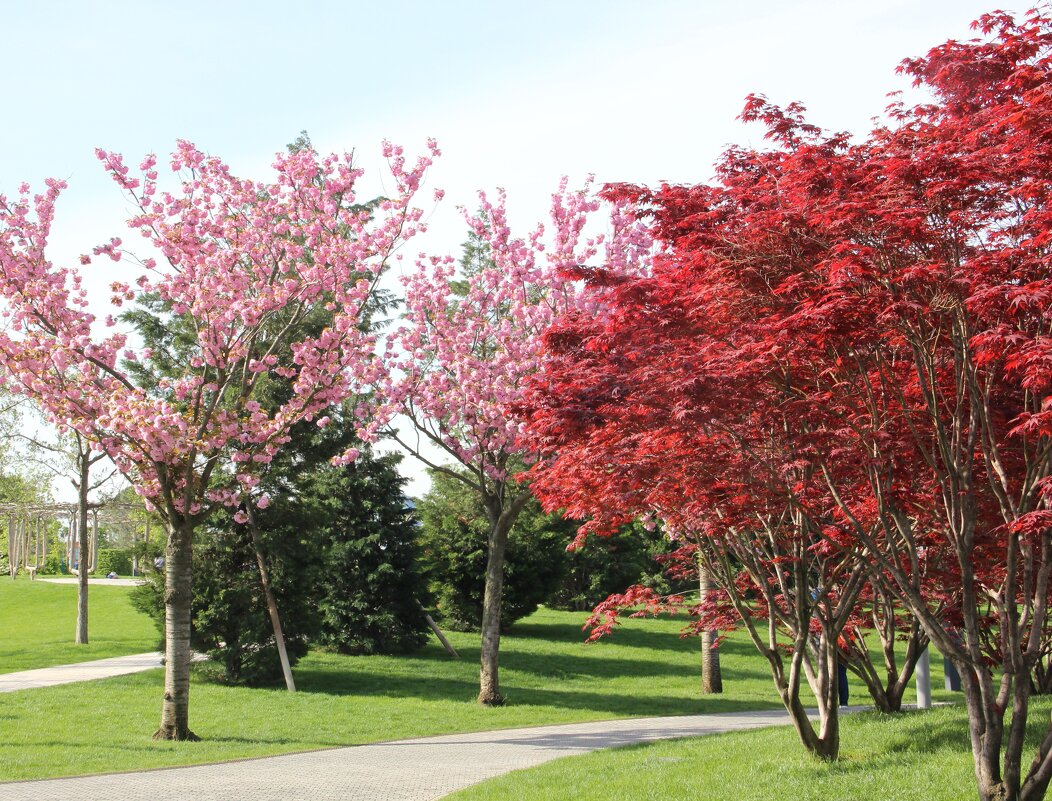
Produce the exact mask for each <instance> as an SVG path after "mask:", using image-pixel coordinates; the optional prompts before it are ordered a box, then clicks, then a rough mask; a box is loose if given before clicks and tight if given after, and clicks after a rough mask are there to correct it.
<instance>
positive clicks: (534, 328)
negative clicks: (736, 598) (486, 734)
mask: <svg viewBox="0 0 1052 801" xmlns="http://www.w3.org/2000/svg"><path fill="white" fill-rule="evenodd" d="M480 197H481V213H480V214H478V215H476V216H470V217H469V218H468V223H469V225H470V227H471V231H472V233H473V236H474V237H475V239H474V245H473V249H472V250H471V251H470V252H469V254H468V256H469V259H468V261H469V263H470V264H469V269H468V270H466V271H465V272H464V273H462V274H460V275H458V273H457V262H456V260H454V259H453V258H452V257H448V256H447V257H432V258H425V259H421V260H420V261H418V263H417V269H416V271H415V272H414V273H412V274H410V275H409V276H408V277H407V278H406V279H405V317H404V320H403V322H402V324H401V325H400V326H399V327H398V328H397V329H396V330H395V331H394V332H393V333H392V334H391V336H390V337H389V338H388V341H387V348H386V351H385V353H386V357H385V364H386V366H387V373H386V375H385V378H384V380H383V382H382V383H379V384H378V386H377V390H376V391H377V394H376V406H377V411H376V413H375V415H373V414H370V415H369V416H371V417H373V422H372V423H371V425H369V426H366V427H363V431H362V435H363V437H365V438H366V439H368V438H370V437H372V436H375V434H376V431H377V430H378V428H379V427H381V426H386V425H388V424H389V423H390V421H391V420H392V419H393V417H394V416H395V415H396V414H401V415H403V416H404V418H405V419H408V420H409V422H410V424H411V426H412V433H411V434H410V435H409V436H405V435H402V434H399V433H398V432H397V431H391V436H392V437H394V438H395V439H396V440H397V441H398V442H399V443H400V444H401V445H402V446H403V447H404V448H405V449H406V450H407V451H409V452H410V453H412V454H414V455H415V456H416V457H417V458H419V459H421V460H422V461H423V462H425V463H426V464H427V465H428V466H429V467H431V468H432V469H433V470H437V471H439V472H443V473H445V474H446V475H448V476H449V477H450V478H451V479H453V480H455V481H460V482H463V483H464V484H465V486H467V487H469V488H470V489H471V490H472V491H473V492H476V493H478V497H479V499H480V500H481V502H482V505H483V507H484V508H485V510H486V514H487V517H488V519H489V532H488V536H487V546H488V547H487V553H488V556H487V564H486V588H485V597H484V600H483V613H482V653H481V666H480V682H479V685H480V686H479V695H478V700H479V702H480V703H482V704H488V705H499V704H502V703H503V702H504V696H503V694H502V693H501V691H500V682H499V677H498V655H499V648H500V600H501V592H502V588H503V581H504V572H503V568H504V553H505V549H506V547H507V542H508V532H509V531H510V529H511V527H512V526H513V525H514V523H515V520H516V518H517V517H518V515H519V513H520V512H521V511H522V508H523V506H524V505H525V504H526V503H527V501H528V500H529V498H530V493H529V490H528V488H527V487H526V485H524V484H522V483H520V482H519V481H517V480H516V476H515V473H516V469H517V467H516V466H517V465H519V464H521V461H522V459H523V457H524V455H525V454H526V449H525V444H524V441H523V439H522V437H521V434H520V423H519V421H518V420H517V419H516V418H515V416H514V413H513V411H512V407H513V405H514V404H515V403H516V402H517V401H518V400H519V399H520V398H521V397H522V392H523V388H524V382H525V380H526V379H527V377H529V376H530V375H532V374H533V373H535V372H536V371H537V370H538V368H539V366H540V362H541V356H540V344H541V340H540V337H541V335H542V334H543V332H544V331H545V330H546V329H547V327H548V325H549V324H550V321H551V320H552V318H553V316H554V315H555V314H556V313H557V312H558V311H559V310H560V309H566V308H570V307H574V306H575V305H576V304H577V302H578V292H577V286H576V284H575V283H574V276H573V274H572V270H573V269H574V268H576V267H578V266H579V265H582V264H586V263H587V262H588V261H589V260H591V259H593V258H595V257H596V255H597V254H599V253H600V250H601V249H605V250H604V255H605V259H606V262H607V263H608V264H609V265H610V266H611V269H615V270H624V271H636V270H639V269H640V267H641V264H642V263H643V261H645V259H646V257H647V255H648V253H649V245H650V240H649V238H647V237H646V235H645V232H644V231H643V230H642V227H641V226H638V225H637V224H635V222H634V221H633V220H632V219H631V217H630V215H628V214H627V212H626V209H625V205H626V203H620V204H614V205H613V206H612V207H611V212H610V217H609V223H608V226H609V230H608V231H605V232H603V233H600V234H598V235H597V236H595V237H594V238H587V237H586V235H585V233H584V228H585V225H586V223H587V222H588V219H589V216H590V215H594V214H595V212H597V211H598V210H599V209H600V206H601V203H600V200H599V199H598V198H596V197H594V196H593V195H592V194H591V193H590V192H589V191H587V190H583V191H578V192H568V191H567V190H566V182H565V181H564V182H563V185H562V186H561V187H560V191H559V192H558V193H557V194H555V195H553V198H552V206H551V222H552V236H551V240H550V242H547V243H546V242H545V231H544V227H543V226H538V228H537V229H536V230H535V231H533V232H532V233H531V234H530V235H528V236H527V237H526V238H517V237H515V236H514V235H513V234H512V231H511V228H510V226H509V224H508V220H507V213H506V209H505V196H504V193H503V192H501V193H500V194H499V196H498V198H497V200H496V201H495V202H492V201H490V200H489V199H488V198H487V197H486V195H485V194H482V195H481V196H480ZM473 257H474V258H473ZM422 442H427V443H429V444H430V446H432V447H435V448H437V449H438V451H439V452H440V453H442V454H444V456H445V458H447V459H451V460H452V461H453V462H454V463H455V464H456V465H459V468H450V467H446V466H445V465H443V464H439V463H437V462H436V461H434V460H433V459H432V458H431V457H430V456H429V455H428V453H429V452H428V451H427V450H426V449H424V448H423V447H421V444H420V443H422Z"/></svg>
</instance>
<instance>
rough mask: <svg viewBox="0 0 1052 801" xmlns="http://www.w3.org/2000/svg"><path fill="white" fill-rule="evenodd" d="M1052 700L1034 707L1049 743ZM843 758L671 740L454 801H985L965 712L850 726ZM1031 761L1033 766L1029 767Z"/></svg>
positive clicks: (717, 738)
mask: <svg viewBox="0 0 1052 801" xmlns="http://www.w3.org/2000/svg"><path fill="white" fill-rule="evenodd" d="M1050 709H1052V699H1049V698H1038V699H1035V700H1034V701H1033V708H1032V714H1031V717H1030V722H1031V724H1032V725H1031V726H1030V731H1029V740H1030V743H1031V745H1032V746H1034V745H1036V743H1037V742H1038V741H1039V740H1040V738H1041V737H1042V736H1043V734H1044V730H1045V729H1047V725H1048V714H1049V710H1050ZM841 743H842V745H841V758H840V760H839V761H838V762H834V763H824V762H821V761H819V760H817V759H814V758H812V757H810V756H808V755H807V754H806V753H805V752H804V750H803V748H802V747H801V746H800V743H799V740H798V739H797V737H796V734H795V733H794V732H793V731H792V729H791V728H790V727H781V728H771V729H762V730H759V731H752V732H740V733H733V734H721V735H713V736H710V737H699V738H692V739H686V740H672V741H668V742H661V743H655V744H652V745H642V746H630V747H627V748H618V749H614V750H610V751H598V752H595V753H592V754H587V755H585V756H578V757H568V758H565V759H560V760H556V761H554V762H551V763H548V764H546V765H542V766H540V767H536V768H531V769H528V770H521V771H516V772H514V773H509V774H507V775H505V776H501V777H498V778H496V779H491V780H489V781H485V782H482V783H480V784H477V785H474V786H473V787H470V788H468V789H466V790H462V791H460V792H458V793H454V794H453V795H452V796H449V801H483V800H484V801H512V799H514V801H623V799H626V798H631V799H633V800H634V801H670V799H692V798H697V799H704V798H712V799H734V801H769V799H793V800H794V801H885V800H887V801H891V800H892V799H895V800H897V799H907V798H923V799H924V800H925V801H961V799H970V798H975V797H976V789H975V775H974V773H973V770H972V757H971V750H970V748H969V744H968V729H967V719H966V716H965V712H964V709H963V708H962V707H960V706H957V707H941V708H936V709H933V710H929V711H926V712H908V713H903V714H902V715H881V714H879V713H876V712H867V713H861V714H855V715H850V716H846V717H845V719H844V721H843V730H842V740H841ZM1029 759H1030V757H1027V759H1026V760H1025V762H1026V764H1029Z"/></svg>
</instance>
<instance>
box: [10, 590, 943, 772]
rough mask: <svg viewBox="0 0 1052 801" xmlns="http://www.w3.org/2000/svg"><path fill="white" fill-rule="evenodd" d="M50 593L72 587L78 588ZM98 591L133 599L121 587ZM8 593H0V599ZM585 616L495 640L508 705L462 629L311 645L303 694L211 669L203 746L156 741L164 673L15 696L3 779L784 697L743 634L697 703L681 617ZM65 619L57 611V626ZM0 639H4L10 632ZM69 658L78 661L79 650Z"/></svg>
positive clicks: (731, 642) (194, 706)
mask: <svg viewBox="0 0 1052 801" xmlns="http://www.w3.org/2000/svg"><path fill="white" fill-rule="evenodd" d="M36 583H39V582H36ZM27 584H28V582H27ZM45 586H47V585H45ZM20 589H24V588H20ZM52 589H54V590H66V591H68V592H69V593H71V595H70V597H74V596H75V588H74V587H54V586H53V587H52ZM93 589H94V588H93ZM100 589H102V590H104V591H105V592H108V593H114V592H116V593H118V595H115V596H113V597H114V598H116V597H123V594H121V593H120V591H119V589H118V588H106V587H103V588H100ZM27 592H29V591H28V590H27ZM104 594H105V593H102V595H104ZM94 595H95V593H94V592H93V598H94ZM7 597H8V596H7V595H4V596H0V603H3V599H4V598H7ZM25 597H26V598H30V599H33V600H34V601H36V600H41V599H49V601H50V590H45V591H44V592H43V593H38V592H37V588H36V587H33V588H32V592H31V593H30V594H29V595H27V596H25ZM26 603H28V601H27V602H26ZM101 604H102V602H100V604H99V607H100V608H99V609H97V610H96V612H97V614H96V617H97V618H98V619H100V621H101V620H104V619H105V616H104V613H103V612H102V611H101ZM125 611H127V612H128V613H129V614H130V615H132V616H135V614H136V613H134V612H131V611H130V610H125ZM32 613H33V614H35V615H37V616H38V618H39V617H45V616H46V615H48V614H54V615H56V616H59V617H62V616H65V615H67V614H68V610H66V608H65V607H62V606H61V604H57V605H56V606H55V607H54V608H53V609H52V610H51V611H50V612H49V611H47V610H46V607H45V606H43V605H41V606H36V607H34V608H33V612H32ZM25 614H28V611H24V612H23V615H25ZM583 620H584V615H583V614H581V613H569V612H555V611H551V610H545V609H542V610H540V611H539V612H537V613H536V614H535V615H533V616H531V617H530V618H528V619H526V620H524V621H521V622H519V623H517V624H516V625H515V627H514V628H513V630H512V632H511V633H510V634H509V635H506V636H505V637H504V638H503V639H502V646H501V683H502V689H503V691H504V692H505V693H506V695H507V697H508V702H509V703H508V705H507V706H505V707H501V708H497V709H491V708H484V707H480V706H478V705H477V704H476V703H475V700H474V699H475V695H476V693H477V692H478V648H479V640H478V636H477V635H472V634H458V633H450V638H451V639H452V641H453V643H454V645H455V646H456V648H457V650H458V651H459V652H460V654H461V656H462V658H461V659H460V660H453V659H450V658H449V657H448V656H447V655H446V653H445V652H444V651H443V649H442V648H441V647H440V646H439V645H438V644H437V643H435V642H432V643H430V644H429V645H428V646H427V647H426V648H424V649H423V650H422V651H420V652H418V653H416V654H413V655H411V656H405V657H384V656H363V657H351V656H341V655H337V654H331V653H327V652H322V651H315V652H312V653H311V654H310V655H308V656H307V657H306V658H305V659H304V660H303V661H301V662H300V663H299V665H298V666H297V667H296V669H295V676H296V684H297V686H298V688H299V690H300V691H299V692H297V693H296V694H289V693H287V692H285V691H284V690H277V689H250V688H244V687H228V686H224V685H220V684H215V683H212V682H210V681H208V680H207V672H208V668H207V665H202V666H200V667H199V668H198V670H197V673H198V675H197V676H196V677H195V680H194V683H193V685H192V690H191V699H190V723H191V728H193V730H194V731H195V732H196V733H197V734H198V735H200V736H201V737H202V738H203V741H202V742H200V743H166V742H154V741H153V740H152V739H151V735H152V733H153V731H154V730H155V729H156V728H157V725H158V721H159V717H160V709H161V696H162V678H163V673H162V671H160V670H154V671H149V672H147V673H142V674H137V675H130V676H122V677H117V678H113V679H107V680H104V681H96V682H86V683H81V684H71V685H65V686H60V687H53V688H48V689H41V690H26V691H21V692H16V693H10V694H5V695H2V696H0V731H3V732H4V733H5V736H4V737H3V738H0V779H16V778H42V777H49V776H66V775H74V774H84V773H96V772H105V771H112V770H132V769H140V768H151V767H161V766H168V765H186V764H195V763H201V762H212V761H219V760H225V759H235V758H243V757H254V756H264V755H269V754H277V753H286V752H291V751H303V750H309V749H315V748H327V747H332V746H340V745H350V744H356V743H366V742H375V741H378V740H389V739H399V738H406V737H419V736H426V735H432V734H442V733H452V732H463V731H481V730H487V729H498V728H508V727H515V726H531V725H540V724H546V723H570V722H576V721H586V720H601V719H608V718H614V717H645V716H654V715H688V714H699V713H705V712H727V711H735V710H745V709H760V708H777V707H778V706H779V703H778V700H777V697H776V696H775V694H774V691H773V686H772V683H771V679H770V675H769V673H768V671H767V667H766V663H765V662H764V661H763V660H762V659H761V658H760V657H759V656H758V655H757V653H756V651H755V649H754V648H753V646H752V645H751V643H749V642H747V641H746V640H745V639H744V638H743V637H741V636H737V635H736V636H733V637H731V638H728V640H727V641H726V642H725V643H724V645H723V647H722V652H721V653H722V656H721V659H722V666H723V672H724V684H725V692H724V694H723V695H719V696H702V695H701V694H700V692H699V686H700V677H699V658H700V654H699V651H698V642H697V640H696V639H686V640H685V639H681V638H680V637H679V631H680V628H681V627H682V621H675V620H646V621H628V622H627V623H626V625H625V626H624V628H623V629H622V630H619V631H618V632H617V633H616V634H614V635H613V636H612V637H610V638H608V639H606V640H604V641H602V642H600V643H596V644H592V645H585V644H584V643H583V642H582V640H583V636H584V635H583V633H582V632H581V628H580V627H581V624H582V622H583ZM65 623H66V621H65V618H63V622H62V623H61V625H59V626H58V629H59V630H62V627H63V626H64V625H65ZM20 625H22V626H23V628H22V629H21V631H22V636H23V637H27V638H28V637H29V636H30V634H31V633H32V632H35V631H37V630H40V629H39V627H35V626H29V625H28V624H26V623H25V621H22V622H21V623H20ZM70 625H72V624H70ZM133 627H138V628H137V630H138V631H139V632H140V633H139V636H140V637H141V638H142V639H141V640H140V641H139V644H138V646H137V647H131V643H133V642H135V641H134V640H133V639H131V638H130V637H128V638H127V639H124V640H121V642H124V643H127V644H128V646H129V650H131V651H135V650H148V649H149V648H150V647H152V645H153V641H152V640H151V637H152V636H155V635H153V629H152V624H151V623H150V622H149V621H148V620H146V619H145V618H139V619H136V620H134V621H133V622H132V623H128V624H126V628H127V629H129V630H130V629H131V628H133ZM125 634H127V631H126V632H125ZM0 637H3V639H4V642H5V643H7V642H8V641H7V637H6V630H0ZM53 647H54V650H55V652H56V653H58V652H62V649H63V648H65V646H64V645H63V644H61V643H56V644H55V645H54V646H53ZM72 647H73V646H70V648H72ZM38 652H39V649H38ZM73 653H74V655H75V656H76V657H77V658H80V654H81V653H82V652H81V651H80V650H79V649H77V650H74V651H73ZM95 656H96V654H92V655H91V658H94V657H95ZM52 661H54V660H52ZM60 661H61V660H60ZM934 661H935V660H933V662H934ZM933 668H936V665H935V664H933ZM933 672H934V671H933ZM936 678H937V677H936ZM853 692H854V693H855V695H854V696H853V700H855V701H858V700H860V695H859V693H860V692H861V691H860V688H859V687H857V686H855V687H854V688H853Z"/></svg>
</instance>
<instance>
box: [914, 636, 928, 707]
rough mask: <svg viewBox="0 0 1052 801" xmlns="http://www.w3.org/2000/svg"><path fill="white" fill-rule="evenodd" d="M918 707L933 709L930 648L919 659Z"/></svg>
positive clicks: (917, 672) (917, 673)
mask: <svg viewBox="0 0 1052 801" xmlns="http://www.w3.org/2000/svg"><path fill="white" fill-rule="evenodd" d="M915 672H916V675H917V709H931V657H930V656H929V654H928V649H927V648H925V649H924V650H923V651H921V655H920V658H918V659H917V669H916V671H915Z"/></svg>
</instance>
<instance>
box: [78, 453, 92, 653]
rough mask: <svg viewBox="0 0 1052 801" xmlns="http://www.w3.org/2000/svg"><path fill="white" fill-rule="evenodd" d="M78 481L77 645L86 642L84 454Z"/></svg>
mask: <svg viewBox="0 0 1052 801" xmlns="http://www.w3.org/2000/svg"><path fill="white" fill-rule="evenodd" d="M78 461H79V464H78V467H79V469H80V477H79V481H80V483H79V484H78V486H77V550H78V552H79V553H78V555H77V568H78V570H77V637H76V641H75V642H76V643H77V645H86V644H87V642H88V559H87V555H88V554H89V553H90V551H91V546H90V544H89V542H88V486H89V485H88V478H89V474H90V472H91V464H90V462H88V458H87V457H86V456H85V455H84V454H80V455H79V456H78Z"/></svg>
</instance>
